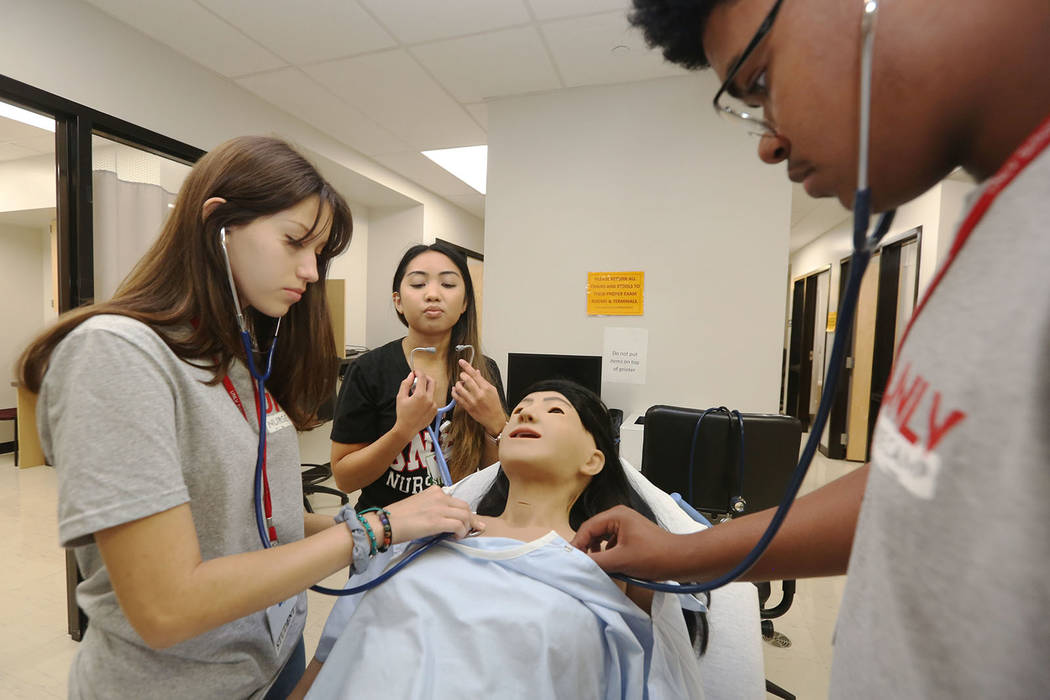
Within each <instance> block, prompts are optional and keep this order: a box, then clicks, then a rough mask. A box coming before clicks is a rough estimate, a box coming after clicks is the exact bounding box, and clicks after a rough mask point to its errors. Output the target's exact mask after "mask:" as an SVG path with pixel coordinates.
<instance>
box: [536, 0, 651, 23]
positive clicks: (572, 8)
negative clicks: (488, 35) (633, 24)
mask: <svg viewBox="0 0 1050 700" xmlns="http://www.w3.org/2000/svg"><path fill="white" fill-rule="evenodd" d="M528 3H529V5H531V6H532V11H533V13H534V14H535V15H536V19H539V20H545V19H555V18H558V17H574V16H576V15H585V14H594V13H595V12H602V11H603V10H620V11H621V13H622V14H624V15H626V14H627V10H628V8H629V7H630V6H631V0H528Z"/></svg>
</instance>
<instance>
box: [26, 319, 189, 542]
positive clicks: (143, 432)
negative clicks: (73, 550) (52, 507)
mask: <svg viewBox="0 0 1050 700" xmlns="http://www.w3.org/2000/svg"><path fill="white" fill-rule="evenodd" d="M141 329H142V331H143V332H140V333H137V334H136V333H134V331H135V330H137V329H135V328H134V327H131V328H127V329H123V330H125V331H127V330H130V331H132V333H128V332H122V333H119V334H118V333H115V332H113V331H111V330H109V329H103V328H97V327H93V326H92V325H89V324H84V325H82V326H81V327H79V328H78V329H77V330H76V331H74V332H73V333H72V334H70V336H69V337H68V338H67V339H66V340H65V341H64V342H62V343H61V344H60V345H59V346H58V348H57V349H56V350H55V352H54V354H53V355H52V358H51V363H50V368H49V369H48V372H47V374H46V376H45V379H44V385H43V389H42V398H41V401H40V412H41V413H43V414H46V416H45V415H41V416H40V418H41V420H39V423H40V425H41V426H43V428H42V432H46V434H45V435H42V440H43V442H44V446H45V452H46V454H47V457H48V461H49V462H50V463H51V464H54V465H55V466H56V468H57V469H58V477H59V478H58V481H59V504H60V505H59V514H58V519H59V540H60V542H61V544H62V545H63V546H77V545H81V544H85V543H87V542H88V541H90V538H91V535H92V533H94V532H97V531H99V530H102V529H105V528H109V527H113V526H115V525H119V524H121V523H125V522H130V521H133V520H138V519H139V518H143V517H146V516H148V515H153V514H155V513H160V512H162V511H165V510H168V509H170V508H173V507H175V506H177V505H179V504H181V503H185V502H187V501H188V500H189V493H188V491H187V488H186V484H185V483H184V480H183V477H182V469H181V466H180V456H179V449H178V444H177V441H176V438H175V430H176V420H175V401H176V397H175V393H174V391H173V386H172V383H171V379H170V377H169V376H168V374H167V372H166V371H165V368H164V367H163V366H162V365H161V364H160V363H159V362H158V361H157V359H156V356H157V352H156V350H158V349H157V348H151V347H150V346H151V345H156V344H162V341H161V340H160V338H159V337H158V336H156V335H155V334H153V333H151V332H149V331H148V330H147V329H145V327H144V326H143V327H141ZM136 335H137V336H138V337H136Z"/></svg>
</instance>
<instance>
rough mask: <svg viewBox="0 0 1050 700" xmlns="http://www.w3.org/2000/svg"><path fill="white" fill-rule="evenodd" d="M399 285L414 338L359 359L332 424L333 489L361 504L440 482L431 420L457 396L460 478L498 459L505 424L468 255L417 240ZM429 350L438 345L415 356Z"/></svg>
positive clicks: (446, 444) (380, 502) (447, 431)
mask: <svg viewBox="0 0 1050 700" xmlns="http://www.w3.org/2000/svg"><path fill="white" fill-rule="evenodd" d="M392 291H393V299H394V308H395V309H396V310H397V315H398V318H399V319H401V322H402V323H403V324H405V325H406V326H407V327H408V334H407V335H406V336H405V337H403V338H400V339H399V340H395V341H392V342H390V343H387V344H386V345H383V346H382V347H379V348H376V349H374V350H372V351H370V352H368V353H365V354H364V355H362V356H361V357H359V358H358V359H357V360H355V361H354V363H353V364H352V365H351V366H350V369H349V371H348V372H347V375H346V379H345V380H344V382H343V386H342V389H341V390H340V392H339V400H338V402H337V404H336V411H335V420H334V424H333V427H332V471H333V474H334V475H335V481H336V485H337V486H339V488H340V489H342V490H343V491H346V492H351V491H356V490H358V489H361V491H362V493H361V497H360V499H359V500H358V506H359V507H373V506H379V507H382V506H386V505H389V504H390V503H393V502H394V501H398V500H400V499H402V498H405V497H407V496H410V495H412V494H414V493H418V492H419V491H422V490H423V489H425V488H426V487H427V486H429V485H430V484H431V483H433V482H432V480H431V477H430V472H429V471H428V465H430V464H432V461H433V459H434V456H433V446H432V445H431V438H430V435H429V433H428V432H427V426H428V425H430V424H431V422H432V421H433V420H434V417H435V415H436V414H437V410H438V408H440V407H442V406H444V405H447V404H448V402H449V401H451V400H452V399H455V400H456V407H455V408H454V409H453V410H452V412H451V413H450V414H448V415H447V416H446V418H445V421H447V423H445V422H443V427H442V430H441V431H440V440H441V446H442V449H443V451H444V453H445V456H446V458H447V460H448V466H449V471H450V473H451V476H452V480H453V481H458V480H459V479H461V478H463V477H464V476H466V475H467V474H470V473H472V472H474V471H476V470H477V469H478V468H480V467H483V466H487V465H489V464H491V463H493V462H495V461H496V460H497V449H496V437H497V436H498V435H499V433H500V431H501V430H502V429H503V426H504V424H505V423H506V421H507V414H506V410H505V405H506V398H505V397H504V394H503V382H502V380H501V378H500V375H499V369H498V368H497V367H496V363H495V362H493V361H492V360H491V359H489V358H487V357H485V356H484V355H482V354H481V343H480V339H479V337H478V319H477V307H476V304H475V300H474V284H473V281H472V280H471V278H470V272H469V270H468V268H467V261H466V258H464V257H463V255H462V254H461V253H459V251H457V250H456V249H455V248H453V247H451V246H449V245H447V244H445V243H441V242H438V243H434V244H432V245H429V246H427V245H417V246H413V247H412V248H410V249H409V250H408V252H406V253H405V255H404V256H403V257H402V258H401V262H400V263H399V264H398V266H397V270H396V271H395V273H394V280H393V285H392ZM457 346H471V347H472V348H473V351H471V350H469V349H463V350H458V351H457V350H456V347H457ZM425 347H432V348H436V349H437V351H436V352H416V353H415V354H414V355H413V353H412V350H413V349H415V348H425ZM414 383H415V389H413V384H414Z"/></svg>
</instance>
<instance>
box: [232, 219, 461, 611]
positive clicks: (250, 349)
mask: <svg viewBox="0 0 1050 700" xmlns="http://www.w3.org/2000/svg"><path fill="white" fill-rule="evenodd" d="M219 242H220V244H221V248H222V253H223V258H224V259H225V262H226V274H227V276H228V278H229V282H230V292H231V293H232V294H233V302H234V306H235V308H236V310H237V324H238V326H239V327H240V336H241V344H242V345H243V346H244V355H245V358H246V361H247V364H248V373H249V374H251V376H252V380H253V381H254V382H255V387H256V391H257V392H258V393H257V394H256V396H257V401H256V402H255V403H256V418H257V419H258V422H259V443H258V451H257V452H256V455H255V480H254V487H253V490H254V498H253V501H254V506H255V525H256V527H257V528H258V531H259V541H260V542H261V543H262V546H263V548H264V549H269V548H271V547H273V546H274V543H273V542H271V541H270V537H269V535H268V534H267V528H268V525H270V523H267V522H266V517H265V515H264V513H263V509H262V502H263V478H262V473H263V460H264V459H265V457H266V380H267V379H269V378H270V373H271V372H272V371H273V354H274V351H275V350H276V348H277V333H278V331H280V329H281V320H280V319H277V327H276V328H274V332H273V341H272V342H271V343H270V349H269V350H268V351H267V353H266V371H265V372H259V369H258V367H257V366H256V364H255V345H254V343H253V342H252V337H251V334H250V333H249V332H248V328H247V324H246V323H245V320H244V313H243V312H242V311H241V302H240V299H239V298H238V296H237V287H236V285H234V282H233V269H232V268H231V267H230V256H229V253H228V252H227V250H226V229H225V227H224V228H221V229H219ZM442 537H444V535H436V536H434V537H431V538H429V539H427V540H424V541H423V542H422V544H421V546H420V547H419V548H417V549H416V550H414V551H413V552H411V553H410V554H409V555H408V556H406V557H405V558H403V559H402V560H401V561H399V562H398V563H397V564H395V565H394V566H392V567H390V568H389V569H388V570H387V571H385V572H384V573H383V574H382V575H380V576H378V577H376V578H374V579H372V580H371V581H369V582H368V583H365V584H362V585H360V586H356V587H354V588H326V587H324V586H320V585H314V586H310V590H312V591H317V592H318V593H324V594H326V595H334V596H344V595H354V594H355V593H362V592H364V591H366V590H368V589H369V588H373V587H375V586H378V585H379V584H381V583H383V582H384V581H386V580H387V579H388V578H390V577H391V576H393V575H394V574H395V573H397V572H398V571H400V570H401V568H402V567H404V566H405V565H406V564H408V563H409V562H411V561H412V560H413V559H415V558H416V557H418V556H419V555H420V554H422V553H423V552H424V551H426V550H427V549H429V548H430V547H431V546H433V545H434V544H435V543H436V542H437V541H438V540H439V539H441V538H442Z"/></svg>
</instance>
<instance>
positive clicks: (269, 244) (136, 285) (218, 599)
mask: <svg viewBox="0 0 1050 700" xmlns="http://www.w3.org/2000/svg"><path fill="white" fill-rule="evenodd" d="M351 228H352V223H351V216H350V210H349V208H348V207H347V205H346V202H345V201H344V200H343V198H342V197H341V196H340V195H339V194H338V193H336V192H335V191H334V190H333V189H332V187H331V186H330V185H329V184H328V183H327V182H326V181H325V180H324V179H323V178H322V177H321V176H320V175H319V174H318V172H317V171H316V170H315V169H314V167H313V166H312V165H310V163H309V162H307V161H306V160H305V159H304V158H303V157H302V156H301V155H300V154H298V153H297V152H296V151H295V150H293V149H292V148H291V147H290V146H288V145H287V144H286V143H284V142H282V141H280V140H278V139H273V138H267V137H242V138H237V139H233V140H231V141H228V142H226V143H224V144H222V145H220V146H219V147H217V148H216V149H215V150H213V151H211V152H210V153H208V154H207V155H205V156H204V157H203V158H202V159H201V160H200V161H199V162H198V163H197V164H196V165H195V166H194V168H193V170H192V171H191V173H190V174H189V176H188V177H187V179H186V182H185V183H184V185H183V187H182V189H181V191H180V192H179V195H178V198H177V200H176V204H175V208H174V210H173V211H172V213H171V216H170V218H169V219H168V221H167V223H166V224H165V226H164V229H163V231H162V232H161V234H160V237H159V239H158V240H157V242H156V243H155V244H154V245H153V247H152V248H151V249H150V251H149V252H148V253H147V254H146V255H145V256H144V257H143V258H142V260H141V261H139V263H138V265H137V266H136V267H135V269H134V270H133V271H132V272H131V274H130V275H129V276H128V277H127V279H126V280H125V281H124V282H123V283H122V285H121V286H120V288H119V289H118V290H117V292H116V295H115V296H114V298H113V299H112V300H110V301H108V302H105V303H101V304H96V305H93V306H88V307H85V308H82V309H78V310H76V311H73V312H70V313H69V314H66V315H65V316H63V317H62V318H61V319H59V321H58V322H57V324H56V325H55V326H54V327H52V328H51V329H49V330H48V331H47V332H45V333H44V334H43V335H42V336H40V337H39V338H38V339H37V340H35V341H34V342H33V343H32V344H31V345H30V346H29V347H28V348H27V350H26V351H25V353H24V354H23V356H22V359H21V362H20V376H21V381H22V382H23V384H24V385H25V386H26V387H28V388H29V389H30V390H32V391H34V392H39V400H38V410H37V415H38V424H39V428H40V437H41V441H42V444H43V447H44V452H45V455H46V456H47V457H48V461H49V463H50V464H53V465H54V466H55V467H56V469H57V472H58V481H59V499H58V500H59V539H60V541H61V543H62V545H63V546H66V547H72V548H74V549H75V552H76V558H77V563H78V565H79V567H80V570H81V572H82V573H83V576H84V581H83V583H81V584H80V585H79V586H78V587H77V600H78V602H79V604H80V606H81V607H82V608H83V609H84V610H85V611H86V613H87V615H88V618H89V624H88V628H87V632H86V635H85V637H84V639H83V642H82V643H81V646H80V648H79V650H78V652H77V655H76V657H75V659H74V662H73V668H72V670H71V672H70V696H71V697H105V698H124V697H128V698H139V697H143V696H144V695H163V696H165V697H187V698H190V697H192V698H198V697H223V698H248V697H250V698H262V697H264V696H265V697H283V696H284V695H285V694H287V692H288V690H289V689H290V688H291V687H292V686H293V685H294V683H295V682H296V680H297V678H298V676H299V675H300V674H301V672H302V667H303V656H304V653H303V645H302V629H303V625H304V623H305V617H306V596H305V593H304V589H305V588H307V587H308V586H310V585H311V584H313V583H315V582H317V581H319V580H321V579H323V578H324V577H326V576H328V575H329V574H331V573H333V572H335V571H338V570H339V569H341V568H345V567H346V566H347V565H348V564H350V565H351V566H352V567H354V568H363V566H364V565H366V562H367V560H368V559H370V555H372V554H374V552H375V550H376V548H377V547H376V541H375V537H374V534H375V533H379V534H380V535H381V536H382V537H383V541H384V543H386V544H389V543H390V542H397V541H404V540H406V539H413V538H415V537H419V536H421V535H424V534H429V533H437V532H445V531H451V532H454V533H456V534H457V535H460V536H462V535H464V534H466V531H467V530H468V529H469V528H470V526H471V525H472V524H474V521H473V516H472V515H471V514H470V511H469V508H467V506H466V504H465V503H463V502H462V501H457V500H455V499H452V498H450V497H449V496H446V495H445V494H444V493H443V492H441V491H440V490H439V489H431V490H430V491H428V492H426V493H424V494H421V495H420V496H418V497H416V498H414V499H411V500H408V501H404V502H403V503H400V504H398V505H397V506H394V507H391V508H390V510H389V511H384V512H383V513H382V514H377V513H369V514H368V515H358V516H356V517H355V514H353V513H347V514H345V515H349V517H345V518H344V520H345V521H346V523H347V526H346V527H344V526H342V525H338V526H334V525H336V524H335V523H334V522H333V520H332V518H330V517H325V516H317V515H312V514H304V513H303V507H302V482H301V477H300V469H301V468H300V463H299V453H298V443H297V439H296V433H295V429H296V428H300V429H302V428H308V427H312V426H313V425H314V424H316V419H315V415H316V412H317V408H318V406H319V404H320V403H321V401H322V400H323V397H325V396H327V395H330V393H331V391H333V389H334V386H333V384H334V381H335V375H336V361H337V360H336V357H335V355H334V352H333V346H334V341H333V336H332V330H331V327H330V324H329V320H328V309H327V305H326V301H325V295H324V290H323V288H322V287H321V286H320V285H317V284H316V283H317V282H318V281H320V280H323V279H324V278H325V275H326V272H327V269H328V263H329V261H330V260H331V258H332V257H333V256H335V255H337V254H339V253H340V252H342V251H343V250H344V249H345V248H346V247H347V245H348V244H349V242H350V234H351ZM239 321H241V322H243V323H244V326H245V327H246V330H247V331H248V332H249V333H251V334H252V335H253V336H254V339H255V340H256V342H257V343H258V345H259V346H261V349H262V350H263V351H268V349H269V346H270V345H271V343H272V344H274V345H275V347H274V351H275V352H274V355H275V356H273V364H272V373H271V376H270V379H269V385H268V389H267V390H265V391H264V392H263V395H262V396H259V395H258V394H255V393H254V390H255V388H256V384H255V382H254V381H253V379H252V377H251V376H250V374H249V370H248V368H247V367H246V362H247V361H248V360H249V356H248V355H247V351H246V349H245V346H244V345H242V342H241V327H240V323H239ZM278 327H279V328H280V332H279V333H278V332H277V329H278ZM271 338H272V340H271ZM253 352H254V351H253ZM253 359H254V358H253ZM258 359H259V361H261V362H262V365H261V366H265V364H266V362H265V360H264V359H263V358H262V357H260V358H258ZM253 395H254V396H255V401H254V402H253V400H252V398H251V397H253ZM242 397H243V401H242ZM264 407H265V408H264ZM253 410H256V411H258V413H253ZM264 410H265V418H264V421H265V422H264V423H263V425H265V426H266V431H265V432H264V434H266V433H268V434H269V438H268V439H267V440H266V441H265V442H264V443H263V445H264V447H265V449H264V450H263V455H262V457H261V458H260V459H259V465H261V466H262V467H263V469H262V473H263V475H264V477H265V483H266V486H267V487H268V488H267V494H266V498H265V500H266V501H267V503H266V505H267V515H268V520H269V522H268V523H267V524H266V526H260V525H258V524H257V520H256V518H257V513H258V512H259V510H260V507H259V505H258V500H259V499H258V497H257V493H258V490H257V489H256V486H255V483H254V481H253V477H254V475H255V470H256V467H257V466H258V465H257V457H256V456H257V442H261V441H260V440H259V437H260V436H259V433H260V425H259V423H260V421H259V420H258V419H257V416H258V415H259V413H263V411H264ZM384 521H385V522H384ZM385 526H389V529H387V527H385ZM264 532H268V533H269V542H268V543H266V544H264V542H263V539H262V538H261V537H260V535H262V534H263V533H264ZM366 535H367V536H368V538H369V539H370V540H371V541H369V539H366Z"/></svg>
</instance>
